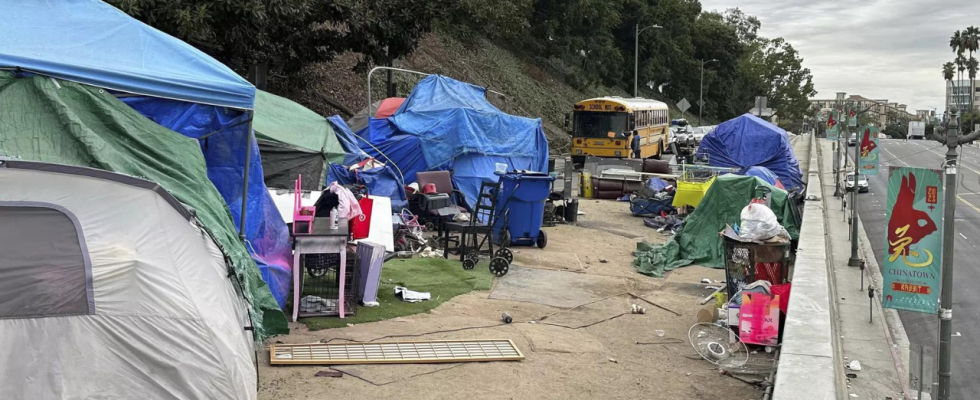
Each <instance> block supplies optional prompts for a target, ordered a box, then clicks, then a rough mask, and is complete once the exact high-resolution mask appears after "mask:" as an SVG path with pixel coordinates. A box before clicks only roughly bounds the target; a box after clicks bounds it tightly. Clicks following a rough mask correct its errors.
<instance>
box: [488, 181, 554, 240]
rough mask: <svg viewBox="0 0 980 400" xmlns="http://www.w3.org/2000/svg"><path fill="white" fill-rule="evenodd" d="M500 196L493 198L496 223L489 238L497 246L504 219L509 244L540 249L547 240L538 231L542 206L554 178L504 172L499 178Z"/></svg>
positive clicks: (542, 216) (541, 221)
mask: <svg viewBox="0 0 980 400" xmlns="http://www.w3.org/2000/svg"><path fill="white" fill-rule="evenodd" d="M500 180H501V183H500V193H499V194H498V195H497V205H496V213H497V221H496V222H495V223H494V227H493V237H494V238H496V241H497V242H498V243H499V240H500V233H501V229H502V227H503V225H504V220H505V219H506V222H507V231H508V233H510V243H509V244H510V245H514V246H533V245H535V244H538V246H539V247H544V244H546V243H547V239H544V238H542V240H539V236H543V235H544V233H543V232H541V224H542V223H543V222H544V204H545V201H546V200H547V199H548V195H549V194H550V193H551V182H552V181H554V180H555V178H554V177H552V176H549V175H548V174H543V173H538V172H524V173H518V172H508V173H506V174H503V175H501V177H500Z"/></svg>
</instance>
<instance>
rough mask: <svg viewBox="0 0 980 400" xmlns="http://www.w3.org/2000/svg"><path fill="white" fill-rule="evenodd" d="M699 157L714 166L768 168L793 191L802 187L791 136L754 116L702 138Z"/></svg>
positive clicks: (727, 123) (746, 117) (747, 116)
mask: <svg viewBox="0 0 980 400" xmlns="http://www.w3.org/2000/svg"><path fill="white" fill-rule="evenodd" d="M696 157H697V158H707V159H708V164H709V165H711V166H713V167H725V168H741V169H742V171H743V172H742V173H744V171H746V170H747V169H748V168H750V167H754V166H761V167H766V168H768V169H769V170H770V171H772V172H773V173H775V174H776V176H778V177H779V180H780V181H781V182H782V183H783V185H785V186H786V188H787V189H789V190H790V191H797V190H800V189H802V188H803V173H802V172H801V171H800V163H799V162H798V161H797V160H796V155H795V154H793V146H792V145H790V143H789V136H788V135H787V134H786V131H784V130H783V129H782V128H780V127H778V126H776V125H773V124H771V123H769V122H768V121H765V120H763V119H761V118H759V117H756V116H754V115H751V114H745V115H742V116H740V117H736V118H733V119H730V120H728V121H725V122H723V123H722V124H721V125H718V127H717V128H715V129H714V130H713V131H711V133H709V134H707V135H705V137H704V138H703V139H701V145H700V147H698V151H697V155H696Z"/></svg>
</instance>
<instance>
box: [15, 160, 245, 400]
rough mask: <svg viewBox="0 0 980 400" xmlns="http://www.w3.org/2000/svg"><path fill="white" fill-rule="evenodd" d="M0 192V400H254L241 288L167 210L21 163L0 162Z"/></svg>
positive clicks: (137, 194) (162, 200)
mask: <svg viewBox="0 0 980 400" xmlns="http://www.w3.org/2000/svg"><path fill="white" fill-rule="evenodd" d="M0 187H3V188H5V189H6V190H3V191H0V220H3V221H5V223H3V224H0V254H3V255H4V257H3V258H4V262H3V263H0V344H2V345H3V346H4V348H5V349H6V350H4V351H3V353H2V355H0V387H3V391H4V394H5V395H6V397H9V398H17V399H49V398H95V397H98V398H136V397H143V398H195V399H229V400H231V399H255V398H256V397H257V393H256V379H255V378H256V375H255V371H254V368H255V366H254V364H253V359H252V357H253V351H254V348H253V345H254V342H253V338H252V333H251V332H249V331H248V329H247V328H248V327H250V326H251V324H250V321H249V316H248V315H249V314H248V310H247V308H248V305H247V303H246V302H245V301H244V300H243V298H242V293H241V291H242V289H243V288H242V287H240V286H239V284H238V282H237V280H236V278H234V277H233V275H232V276H229V274H228V271H229V269H230V265H228V264H227V262H226V260H225V257H224V255H223V254H222V252H221V249H220V248H219V245H218V243H217V242H216V241H215V240H214V237H213V236H212V235H211V234H210V233H209V232H208V231H207V230H206V229H205V228H204V227H203V224H202V223H201V222H200V221H198V220H197V218H196V217H195V214H194V213H192V212H191V211H190V210H189V209H187V208H185V207H184V206H183V205H182V204H181V203H180V202H179V201H178V200H177V199H176V198H175V197H173V196H172V195H170V194H169V193H168V192H167V191H165V190H163V189H162V188H161V187H160V186H159V185H157V184H156V183H153V182H150V181H145V180H142V179H137V178H133V177H130V176H127V175H121V174H116V173H111V172H107V171H103V170H97V169H90V168H82V167H73V166H66V165H59V164H48V163H36V162H25V161H0Z"/></svg>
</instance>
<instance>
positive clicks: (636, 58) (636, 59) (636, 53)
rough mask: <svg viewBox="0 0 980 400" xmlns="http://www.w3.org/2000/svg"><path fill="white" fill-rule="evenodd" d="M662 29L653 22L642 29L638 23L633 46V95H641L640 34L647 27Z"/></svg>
mask: <svg viewBox="0 0 980 400" xmlns="http://www.w3.org/2000/svg"><path fill="white" fill-rule="evenodd" d="M650 28H653V29H660V28H663V27H662V26H660V25H657V24H653V25H650V26H648V27H645V28H643V29H640V24H636V37H635V43H634V46H633V97H640V95H639V83H638V82H639V72H638V71H639V70H640V34H641V33H643V31H645V30H647V29H650Z"/></svg>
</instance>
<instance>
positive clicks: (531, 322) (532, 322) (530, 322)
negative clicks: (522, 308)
mask: <svg viewBox="0 0 980 400" xmlns="http://www.w3.org/2000/svg"><path fill="white" fill-rule="evenodd" d="M527 323H529V324H536V323H537V322H534V321H527Z"/></svg>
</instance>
